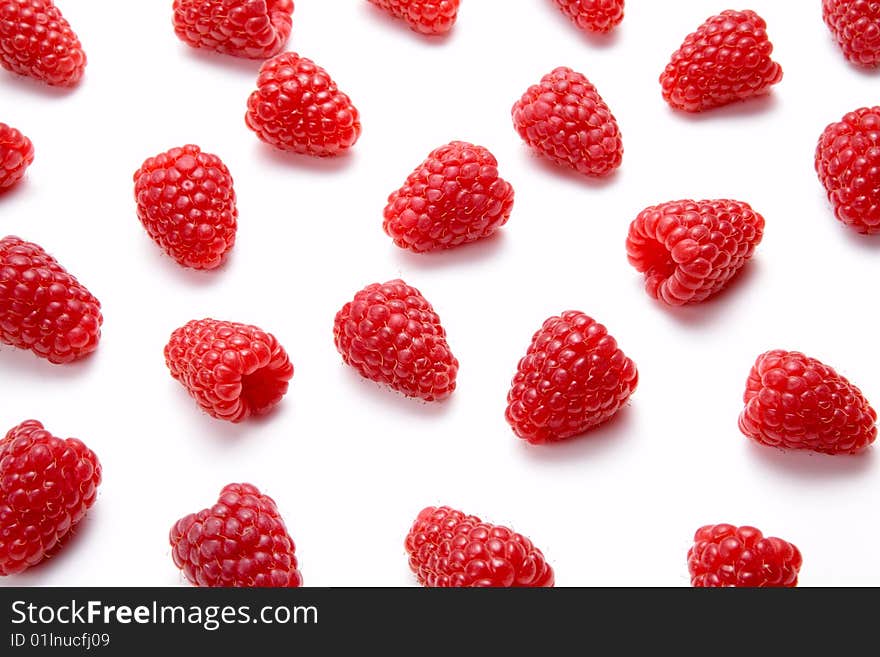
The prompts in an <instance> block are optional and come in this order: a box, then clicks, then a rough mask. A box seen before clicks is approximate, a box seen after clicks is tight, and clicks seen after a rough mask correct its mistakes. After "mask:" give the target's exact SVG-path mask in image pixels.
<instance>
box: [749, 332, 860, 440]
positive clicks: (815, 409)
mask: <svg viewBox="0 0 880 657" xmlns="http://www.w3.org/2000/svg"><path fill="white" fill-rule="evenodd" d="M743 402H744V403H745V408H744V409H743V411H742V413H741V414H740V416H739V428H740V431H742V432H743V433H744V434H745V435H746V436H748V437H749V438H751V439H752V440H754V441H755V442H757V443H760V444H762V445H767V446H769V447H782V448H786V449H805V450H810V451H814V452H820V453H823V454H853V453H855V452H858V451H861V450H862V449H864V448H865V447H867V446H868V445H870V444H871V443H873V442H874V439H875V438H876V437H877V427H876V422H877V413H876V411H874V409H873V408H872V407H871V405H870V404H869V403H868V400H867V399H865V396H864V395H863V394H862V391H861V390H859V389H858V388H857V387H856V386H854V385H853V384H852V383H850V382H849V381H848V380H847V379H846V378H845V377H843V376H841V375H840V374H838V373H837V372H836V371H834V369H833V368H831V367H829V366H828V365H825V364H824V363H822V362H821V361H818V360H816V359H815V358H811V357H809V356H806V355H804V354H802V353H800V352H799V351H785V350H783V349H774V350H772V351H768V352H765V353H763V354H761V355H760V356H758V359H757V360H756V361H755V364H754V365H753V366H752V369H751V371H750V372H749V376H748V379H747V380H746V390H745V393H743Z"/></svg>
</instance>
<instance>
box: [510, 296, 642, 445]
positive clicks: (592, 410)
mask: <svg viewBox="0 0 880 657" xmlns="http://www.w3.org/2000/svg"><path fill="white" fill-rule="evenodd" d="M638 382H639V373H638V371H637V370H636V365H635V363H634V362H633V361H632V360H630V359H629V358H627V357H626V355H625V354H624V353H623V352H622V351H621V350H620V349H618V347H617V341H616V340H615V339H614V338H613V337H611V336H610V335H608V330H607V329H606V328H605V327H604V326H602V324H600V323H599V322H597V321H595V320H594V319H592V318H590V317H587V316H586V315H585V314H584V313H582V312H579V311H577V310H568V311H566V312H564V313H562V315H561V316H559V317H550V318H549V319H547V321H545V322H544V325H543V326H542V327H541V328H540V329H539V330H538V331H537V332H536V333H535V335H534V336H533V337H532V343H531V344H530V345H529V348H528V351H527V352H526V355H525V357H523V358H522V359H521V360H520V361H519V366H518V367H517V370H516V374H515V375H514V377H513V382H512V383H511V386H510V392H508V393H507V411H506V412H505V417H506V418H507V422H508V423H509V424H510V426H511V427H513V431H514V432H515V433H516V435H517V436H519V437H520V438H522V439H524V440H527V441H528V442H530V443H532V444H535V445H540V444H543V443H548V442H556V441H559V440H564V439H566V438H570V437H572V436H576V435H578V434H581V433H583V432H585V431H586V430H587V429H591V428H592V427H595V426H597V425H600V424H602V423H603V422H605V421H606V420H609V419H610V418H611V417H612V416H614V414H615V413H617V411H619V410H620V409H621V407H622V406H623V405H624V404H625V403H626V402H627V400H628V399H629V397H630V395H632V393H633V391H634V390H635V389H636V385H638Z"/></svg>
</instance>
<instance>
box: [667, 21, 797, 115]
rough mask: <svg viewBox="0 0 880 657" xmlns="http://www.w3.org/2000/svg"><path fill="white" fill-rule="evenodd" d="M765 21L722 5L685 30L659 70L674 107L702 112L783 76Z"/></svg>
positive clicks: (761, 89) (756, 93)
mask: <svg viewBox="0 0 880 657" xmlns="http://www.w3.org/2000/svg"><path fill="white" fill-rule="evenodd" d="M766 28H767V24H766V23H765V22H764V19H763V18H761V17H760V16H758V14H756V13H755V12H753V11H750V10H746V11H732V10H727V11H723V12H721V13H720V14H718V15H717V16H712V17H711V18H709V19H707V20H706V22H705V23H703V24H702V25H700V27H698V28H697V31H696V32H694V33H692V34H689V35H688V36H687V37H686V38H685V40H684V43H682V44H681V47H680V48H679V49H678V50H676V51H675V52H674V53H673V55H672V60H671V61H670V62H669V64H667V65H666V70H664V71H663V73H662V74H661V75H660V84H661V85H662V86H663V98H664V99H665V100H666V102H667V103H669V104H670V105H671V106H672V107H674V108H675V109H680V110H684V111H686V112H701V111H703V110H707V109H712V108H713V107H720V106H722V105H727V104H729V103H732V102H734V101H737V100H746V99H747V98H752V97H754V96H760V95H762V94H765V93H767V91H769V89H770V87H771V86H772V85H774V84H777V83H778V82H779V81H781V80H782V67H780V66H779V64H777V63H776V62H774V61H773V60H772V59H771V58H770V54H771V53H772V52H773V44H771V43H770V40H769V39H768V38H767V31H766Z"/></svg>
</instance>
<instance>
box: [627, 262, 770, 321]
mask: <svg viewBox="0 0 880 657" xmlns="http://www.w3.org/2000/svg"><path fill="white" fill-rule="evenodd" d="M759 248H760V247H759ZM762 268H763V264H762V263H761V260H760V253H757V254H756V255H755V258H752V259H750V260H749V261H748V262H747V263H746V264H745V265H744V266H743V268H742V269H740V270H739V271H738V272H737V273H736V275H735V276H734V277H733V278H732V279H730V281H729V282H728V283H727V285H726V286H725V287H724V288H723V289H722V290H720V291H719V292H717V293H716V294H714V295H713V296H711V297H709V298H708V299H706V300H705V301H700V302H699V303H691V304H685V305H683V306H670V305H667V304H665V303H663V302H662V301H660V300H658V299H651V298H648V302H650V303H651V305H653V306H654V307H655V308H656V310H657V312H660V313H665V314H667V315H669V316H670V317H672V319H674V320H675V321H676V322H677V323H679V324H682V325H684V326H688V327H693V328H699V327H702V326H705V325H707V324H711V323H713V322H718V321H722V320H723V318H724V316H725V315H727V314H728V313H733V312H736V308H735V306H736V304H737V303H739V298H740V296H742V295H743V294H745V292H744V288H749V287H753V286H754V285H756V284H757V279H758V278H759V277H760V274H761V269H762ZM638 282H639V286H640V288H641V293H642V295H644V296H647V293H646V292H645V289H644V287H645V286H644V280H643V279H641V278H640V279H639V281H638Z"/></svg>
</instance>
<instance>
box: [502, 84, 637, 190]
mask: <svg viewBox="0 0 880 657" xmlns="http://www.w3.org/2000/svg"><path fill="white" fill-rule="evenodd" d="M513 125H514V127H515V128H516V130H517V132H519V134H520V137H522V138H523V139H524V140H525V142H526V143H527V144H528V145H529V146H531V147H532V148H533V149H535V150H536V151H537V152H538V153H540V154H541V155H543V156H544V157H547V158H549V159H550V160H552V161H553V162H555V163H556V164H560V165H562V166H568V167H571V168H572V169H575V170H576V171H579V172H580V173H583V174H586V175H589V176H604V175H607V174H609V173H611V172H612V171H613V170H614V169H616V168H617V167H619V166H620V162H621V160H622V158H623V142H622V141H621V139H620V129H619V128H618V127H617V121H616V120H615V118H614V116H613V115H612V114H611V111H610V110H609V109H608V106H607V105H606V104H605V101H603V100H602V97H601V96H600V95H599V92H598V91H596V87H594V86H593V85H592V84H591V83H590V81H589V80H587V78H585V77H584V76H583V75H581V74H580V73H576V72H575V71H572V70H571V69H570V68H566V67H559V68H557V69H554V70H553V71H552V72H550V73H548V74H547V75H545V76H544V77H543V78H541V82H540V83H539V84H536V85H533V86H531V87H529V88H528V90H527V91H526V92H525V93H524V94H523V96H522V98H520V99H519V100H518V101H516V103H514V105H513Z"/></svg>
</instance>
